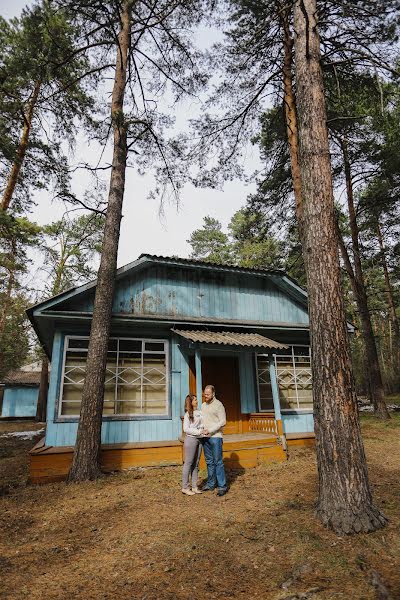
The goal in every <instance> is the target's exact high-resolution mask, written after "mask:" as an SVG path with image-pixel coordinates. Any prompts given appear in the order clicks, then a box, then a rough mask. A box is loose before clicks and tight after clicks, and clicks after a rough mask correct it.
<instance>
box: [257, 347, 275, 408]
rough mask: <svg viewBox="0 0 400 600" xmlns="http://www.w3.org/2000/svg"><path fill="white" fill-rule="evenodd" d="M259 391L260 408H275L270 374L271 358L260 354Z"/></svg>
mask: <svg viewBox="0 0 400 600" xmlns="http://www.w3.org/2000/svg"><path fill="white" fill-rule="evenodd" d="M257 372H258V391H259V396H260V410H271V409H273V408H274V401H273V398H272V387H271V380H270V375H269V359H268V358H265V357H261V356H259V357H258V358H257Z"/></svg>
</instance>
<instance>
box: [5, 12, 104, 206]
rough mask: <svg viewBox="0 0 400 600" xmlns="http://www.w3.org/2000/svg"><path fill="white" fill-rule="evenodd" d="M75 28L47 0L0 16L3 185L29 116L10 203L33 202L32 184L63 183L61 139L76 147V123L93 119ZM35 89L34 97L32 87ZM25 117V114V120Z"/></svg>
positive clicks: (64, 167) (85, 65)
mask: <svg viewBox="0 0 400 600" xmlns="http://www.w3.org/2000/svg"><path fill="white" fill-rule="evenodd" d="M78 39H79V30H77V28H76V25H74V26H72V24H71V21H70V18H69V16H68V14H67V12H66V11H65V10H57V9H55V8H53V5H52V3H51V2H49V1H48V0H43V1H41V2H38V3H37V4H34V5H33V7H29V8H25V9H24V10H23V11H22V14H21V17H20V18H15V19H12V20H11V21H10V22H7V21H5V20H4V19H1V21H0V183H1V187H2V188H4V187H5V182H6V180H7V178H8V176H9V173H10V170H11V167H12V165H13V164H14V162H15V161H18V160H20V159H18V158H17V152H18V147H19V143H20V139H21V134H22V130H23V127H24V124H26V123H27V122H28V121H27V114H28V113H27V111H28V107H29V106H30V104H31V103H33V118H32V124H31V129H30V132H29V140H28V145H27V150H26V155H25V157H24V158H23V162H22V168H21V171H20V174H19V178H18V183H17V187H16V189H15V191H14V195H13V208H14V210H16V211H21V210H23V209H24V208H29V207H30V206H31V204H32V198H31V192H32V190H33V189H43V188H47V187H48V186H49V185H50V184H52V185H54V186H55V187H56V188H57V187H60V186H65V182H66V181H68V169H67V165H66V160H65V158H64V157H63V151H64V150H63V148H62V146H63V144H64V143H65V142H67V143H69V145H70V147H71V148H72V147H74V145H75V139H76V133H77V128H78V124H79V127H80V128H82V127H84V126H85V125H86V126H89V125H91V124H92V120H91V110H92V108H93V101H92V99H91V98H90V96H89V95H88V93H87V88H88V86H89V87H90V78H87V77H86V78H84V79H83V75H84V73H85V72H86V71H87V70H88V63H87V60H86V58H85V56H84V55H82V53H77V51H76V48H77V40H78ZM35 89H36V90H38V96H37V100H36V101H34V98H35V96H34V91H35ZM28 120H29V119H28Z"/></svg>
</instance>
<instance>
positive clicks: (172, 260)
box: [138, 252, 298, 285]
mask: <svg viewBox="0 0 400 600" xmlns="http://www.w3.org/2000/svg"><path fill="white" fill-rule="evenodd" d="M142 258H147V259H149V260H152V261H154V262H158V263H166V264H175V265H182V266H185V265H186V266H188V267H205V268H206V269H213V270H220V271H236V272H238V273H249V274H260V275H268V274H274V275H281V276H286V277H288V275H286V273H285V271H283V270H282V269H269V268H262V267H241V266H239V265H235V264H229V263H219V262H213V261H209V260H200V259H198V258H181V257H180V256H160V255H158V254H147V253H146V252H144V253H143V254H141V255H140V256H139V258H138V260H140V259H142ZM296 285H298V284H297V283H296Z"/></svg>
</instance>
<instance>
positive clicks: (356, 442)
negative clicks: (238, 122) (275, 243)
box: [294, 0, 386, 534]
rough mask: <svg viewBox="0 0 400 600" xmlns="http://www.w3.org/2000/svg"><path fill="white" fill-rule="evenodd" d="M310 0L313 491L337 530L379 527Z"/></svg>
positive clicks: (301, 19) (297, 21)
mask: <svg viewBox="0 0 400 600" xmlns="http://www.w3.org/2000/svg"><path fill="white" fill-rule="evenodd" d="M316 13H317V7H316V0H296V3H295V8H294V29H295V31H296V37H295V45H294V47H295V76H296V93H297V111H298V120H299V123H298V124H299V141H300V146H299V158H300V168H301V180H302V202H303V255H304V262H305V266H306V274H307V283H308V294H309V314H310V337H311V348H312V356H313V361H312V362H313V392H314V415H315V434H316V449H317V464H318V476H319V498H318V505H317V514H318V516H319V518H320V519H321V521H322V523H323V524H324V525H326V526H328V527H331V528H332V529H333V530H334V531H336V532H337V533H339V534H343V533H347V534H349V533H355V532H360V531H364V532H368V531H374V530H375V529H378V528H380V527H383V526H384V525H385V523H386V519H385V517H384V516H383V515H382V514H381V513H380V511H379V510H378V509H377V508H376V507H375V506H374V504H373V500H372V494H371V490H370V486H369V481H368V471H367V465H366V459H365V453H364V447H363V443H362V439H361V432H360V424H359V420H358V411H357V403H356V396H355V389H354V380H353V375H352V370H351V362H350V352H349V342H348V334H347V325H346V318H345V311H344V305H343V294H342V289H341V280H340V267H339V254H338V239H337V232H336V222H335V211H334V203H333V187H332V176H331V163H330V153H329V141H328V130H327V125H326V108H325V98H324V87H323V81H322V71H321V65H320V48H319V37H318V32H317V21H316Z"/></svg>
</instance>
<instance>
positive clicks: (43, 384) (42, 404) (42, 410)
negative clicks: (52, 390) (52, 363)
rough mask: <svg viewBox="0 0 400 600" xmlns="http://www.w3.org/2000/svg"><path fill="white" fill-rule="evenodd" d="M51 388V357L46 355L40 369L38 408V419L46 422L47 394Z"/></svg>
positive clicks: (40, 421)
mask: <svg viewBox="0 0 400 600" xmlns="http://www.w3.org/2000/svg"><path fill="white" fill-rule="evenodd" d="M48 390H49V359H48V358H47V356H44V357H43V359H42V368H41V371H40V385H39V396H38V403H37V408H36V419H35V420H36V421H39V423H44V422H45V421H46V413H47V394H48Z"/></svg>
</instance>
